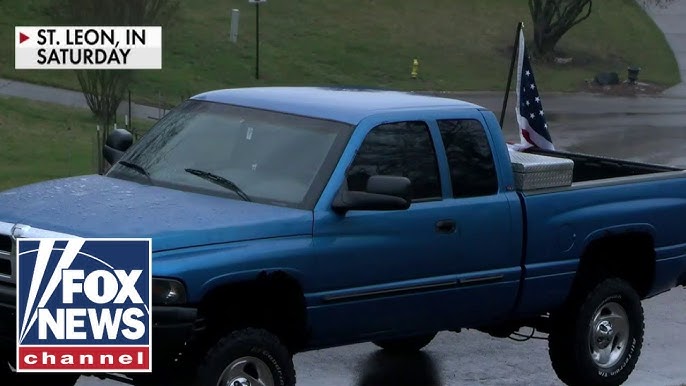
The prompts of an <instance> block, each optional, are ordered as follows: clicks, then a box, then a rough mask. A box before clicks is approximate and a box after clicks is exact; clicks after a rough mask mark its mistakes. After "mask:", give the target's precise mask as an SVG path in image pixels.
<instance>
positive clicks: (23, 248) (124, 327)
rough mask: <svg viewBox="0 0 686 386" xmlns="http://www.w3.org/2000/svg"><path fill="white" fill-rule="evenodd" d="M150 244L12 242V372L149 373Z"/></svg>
mask: <svg viewBox="0 0 686 386" xmlns="http://www.w3.org/2000/svg"><path fill="white" fill-rule="evenodd" d="M151 254H152V253H151V240H150V239H77V238H74V239H18V240H17V371H18V372H43V371H50V372H58V371H65V372H150V371H152V368H151V361H150V356H151V339H152V337H151V331H150V328H151V314H150V298H151V280H152V278H151Z"/></svg>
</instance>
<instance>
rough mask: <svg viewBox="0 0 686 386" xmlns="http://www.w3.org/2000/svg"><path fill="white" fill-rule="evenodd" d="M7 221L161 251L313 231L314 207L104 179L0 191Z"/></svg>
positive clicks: (73, 179) (75, 179)
mask: <svg viewBox="0 0 686 386" xmlns="http://www.w3.org/2000/svg"><path fill="white" fill-rule="evenodd" d="M0 221H2V222H7V223H21V224H26V225H30V226H32V227H36V228H41V229H45V230H50V231H55V232H61V233H67V234H71V235H75V236H80V237H122V238H123V237H151V238H153V243H152V244H153V245H152V246H153V250H154V251H161V250H168V249H176V248H184V247H192V246H198V245H207V244H217V243H228V242H234V241H242V240H252V239H261V238H271V237H287V236H296V235H306V234H311V233H312V213H311V212H310V211H307V210H299V209H291V208H284V207H279V206H271V205H263V204H257V203H251V202H245V201H239V200H234V199H228V198H222V197H214V196H208V195H203V194H197V193H189V192H183V191H178V190H173V189H167V188H162V187H156V186H149V185H143V184H139V183H136V182H132V181H126V180H120V179H115V178H110V177H104V176H99V175H93V176H82V177H71V178H65V179H58V180H52V181H46V182H41V183H36V184H32V185H26V186H23V187H20V188H16V189H12V190H7V191H4V192H0Z"/></svg>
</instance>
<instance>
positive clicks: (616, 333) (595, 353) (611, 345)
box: [589, 302, 630, 369]
mask: <svg viewBox="0 0 686 386" xmlns="http://www.w3.org/2000/svg"><path fill="white" fill-rule="evenodd" d="M590 327H591V331H590V332H589V349H590V353H591V358H592V359H593V362H594V363H595V364H596V366H598V367H600V368H604V369H607V368H610V367H613V366H615V365H616V364H617V363H619V362H620V361H621V360H622V358H624V354H625V353H626V351H627V347H628V345H629V333H630V326H629V317H628V315H627V313H626V310H624V307H622V305H621V304H619V303H616V302H609V303H605V304H603V305H602V306H600V307H598V309H597V310H596V312H595V313H594V315H593V319H592V320H591V325H590Z"/></svg>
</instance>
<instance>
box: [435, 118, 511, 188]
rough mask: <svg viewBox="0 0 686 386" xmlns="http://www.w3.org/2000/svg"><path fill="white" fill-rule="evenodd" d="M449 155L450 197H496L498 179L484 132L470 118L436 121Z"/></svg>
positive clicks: (478, 124) (481, 127)
mask: <svg viewBox="0 0 686 386" xmlns="http://www.w3.org/2000/svg"><path fill="white" fill-rule="evenodd" d="M438 128H439V129H440V131H441V138H442V139H443V145H444V146H445V151H446V154H447V156H448V164H449V165H450V176H451V180H452V186H453V197H475V196H485V195H490V194H495V193H496V192H497V191H498V178H497V175H496V170H495V163H494V161H493V154H492V153H491V146H490V144H489V142H488V138H487V137H486V131H485V130H484V127H483V126H482V125H481V123H480V122H479V121H477V120H472V119H450V120H439V121H438Z"/></svg>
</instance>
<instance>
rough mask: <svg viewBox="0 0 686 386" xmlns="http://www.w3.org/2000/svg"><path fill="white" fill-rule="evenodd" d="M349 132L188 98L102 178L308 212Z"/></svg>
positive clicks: (338, 125)
mask: <svg viewBox="0 0 686 386" xmlns="http://www.w3.org/2000/svg"><path fill="white" fill-rule="evenodd" d="M351 129H352V127H351V126H350V125H347V124H344V123H340V122H332V121H327V120H321V119H314V118H307V117H302V116H295V115H290V114H283V113H277V112H272V111H266V110H259V109H251V108H244V107H237V106H232V105H226V104H220V103H214V102H205V101H197V100H190V101H187V102H185V103H183V104H182V105H180V106H179V107H177V108H176V109H174V110H172V111H171V112H169V113H168V114H167V115H166V116H165V117H164V118H162V119H161V120H160V121H159V122H158V123H157V124H155V126H153V127H152V128H151V129H150V131H149V132H148V133H147V134H146V135H145V136H143V138H141V140H140V141H138V142H137V143H136V144H134V145H133V146H132V147H131V149H129V151H127V152H126V154H125V155H124V156H123V157H122V159H121V160H120V163H117V164H115V165H114V166H113V167H112V168H111V169H110V171H109V172H108V173H107V176H109V177H114V178H124V179H131V180H136V181H138V182H140V183H144V184H153V185H158V186H165V187H170V188H174V189H180V190H189V191H195V192H198V193H204V194H212V195H221V196H226V197H230V198H233V199H239V200H241V199H242V200H246V201H253V202H260V203H266V204H274V205H282V206H290V207H296V208H309V209H311V208H312V207H313V206H314V203H315V202H316V200H317V199H318V198H319V195H320V194H321V192H322V190H323V189H324V185H325V184H326V181H327V180H328V178H329V177H330V175H331V172H332V171H333V168H334V167H335V165H336V162H337V161H338V158H339V156H340V154H341V153H342V151H343V148H344V147H345V143H346V142H347V140H348V137H349V135H350V133H351V131H352V130H351Z"/></svg>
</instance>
